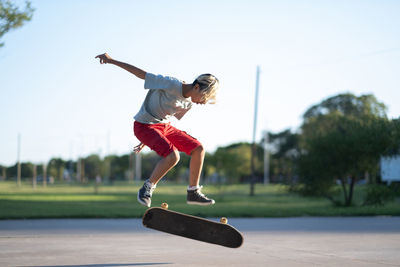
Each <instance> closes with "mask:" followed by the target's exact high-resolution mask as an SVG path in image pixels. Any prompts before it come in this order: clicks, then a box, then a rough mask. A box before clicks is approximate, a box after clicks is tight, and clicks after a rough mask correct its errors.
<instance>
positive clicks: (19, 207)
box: [0, 182, 400, 219]
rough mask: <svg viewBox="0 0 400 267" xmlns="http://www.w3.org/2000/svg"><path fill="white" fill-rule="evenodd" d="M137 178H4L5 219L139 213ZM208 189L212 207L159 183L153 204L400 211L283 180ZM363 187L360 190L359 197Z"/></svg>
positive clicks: (241, 212)
mask: <svg viewBox="0 0 400 267" xmlns="http://www.w3.org/2000/svg"><path fill="white" fill-rule="evenodd" d="M138 189H139V185H138V184H128V183H117V184H115V185H113V186H100V187H99V188H98V190H97V193H96V190H95V187H94V186H93V185H48V186H47V188H43V187H41V186H40V185H38V187H37V188H36V189H33V188H32V187H31V185H29V184H23V185H22V187H20V188H18V187H17V186H16V184H15V183H11V182H0V219H26V218H139V217H141V216H142V215H143V213H144V211H145V210H146V207H144V206H141V205H139V204H138V203H137V201H136V193H137V191H138ZM203 191H204V193H205V194H206V195H208V196H210V197H212V198H214V199H215V200H216V204H215V205H214V206H211V207H201V206H189V205H187V204H186V186H185V185H174V184H159V186H158V187H157V189H156V191H155V193H154V195H153V206H160V205H161V203H162V202H167V203H168V204H169V207H170V209H171V210H176V211H180V212H184V213H188V214H192V215H198V216H202V217H222V216H226V217H294V216H367V215H371V216H376V215H391V216H399V215H400V201H399V200H398V199H397V200H396V201H394V202H391V203H388V204H386V205H385V206H383V207H374V206H367V207H360V206H354V207H348V208H345V207H335V206H333V205H332V204H331V203H330V202H329V201H328V200H326V199H324V198H306V197H302V196H299V195H297V194H294V193H288V191H287V188H286V187H285V186H282V185H266V186H265V185H256V195H255V196H253V197H250V196H249V185H229V186H225V185H224V186H211V185H210V186H206V187H204V189H203ZM361 194H362V190H361V189H360V188H358V190H356V197H355V202H356V203H357V202H360V198H361Z"/></svg>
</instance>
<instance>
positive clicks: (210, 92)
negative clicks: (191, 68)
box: [193, 73, 219, 104]
mask: <svg viewBox="0 0 400 267" xmlns="http://www.w3.org/2000/svg"><path fill="white" fill-rule="evenodd" d="M196 84H198V85H199V86H200V91H201V92H202V93H203V99H204V100H205V102H206V103H210V104H215V103H216V102H217V92H218V88H219V80H218V79H217V77H215V76H214V75H212V74H209V73H206V74H201V75H200V76H199V77H197V78H196V80H194V82H193V86H195V85H196Z"/></svg>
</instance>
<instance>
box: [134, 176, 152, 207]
mask: <svg viewBox="0 0 400 267" xmlns="http://www.w3.org/2000/svg"><path fill="white" fill-rule="evenodd" d="M154 189H156V186H155V185H154V186H151V183H150V182H149V181H146V182H145V183H144V184H143V186H142V187H141V188H140V189H139V192H138V195H137V200H138V201H139V203H140V204H142V205H144V206H147V207H150V206H151V196H152V195H153V191H154Z"/></svg>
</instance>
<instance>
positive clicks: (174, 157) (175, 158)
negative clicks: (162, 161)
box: [166, 150, 181, 166]
mask: <svg viewBox="0 0 400 267" xmlns="http://www.w3.org/2000/svg"><path fill="white" fill-rule="evenodd" d="M180 158H181V157H180V155H179V152H178V151H177V150H174V151H172V152H171V153H169V155H168V156H167V157H166V159H167V160H168V161H169V162H170V163H171V165H173V166H175V165H176V164H177V163H178V162H179V160H180Z"/></svg>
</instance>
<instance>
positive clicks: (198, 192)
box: [194, 186, 208, 199]
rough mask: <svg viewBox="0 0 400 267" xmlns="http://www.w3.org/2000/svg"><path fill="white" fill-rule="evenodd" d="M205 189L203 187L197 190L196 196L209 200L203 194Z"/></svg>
mask: <svg viewBox="0 0 400 267" xmlns="http://www.w3.org/2000/svg"><path fill="white" fill-rule="evenodd" d="M202 188H203V186H200V188H199V189H197V190H195V192H194V193H195V194H197V195H199V196H201V197H203V198H205V199H208V198H207V197H206V196H205V195H204V194H203V193H202V192H201V189H202Z"/></svg>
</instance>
